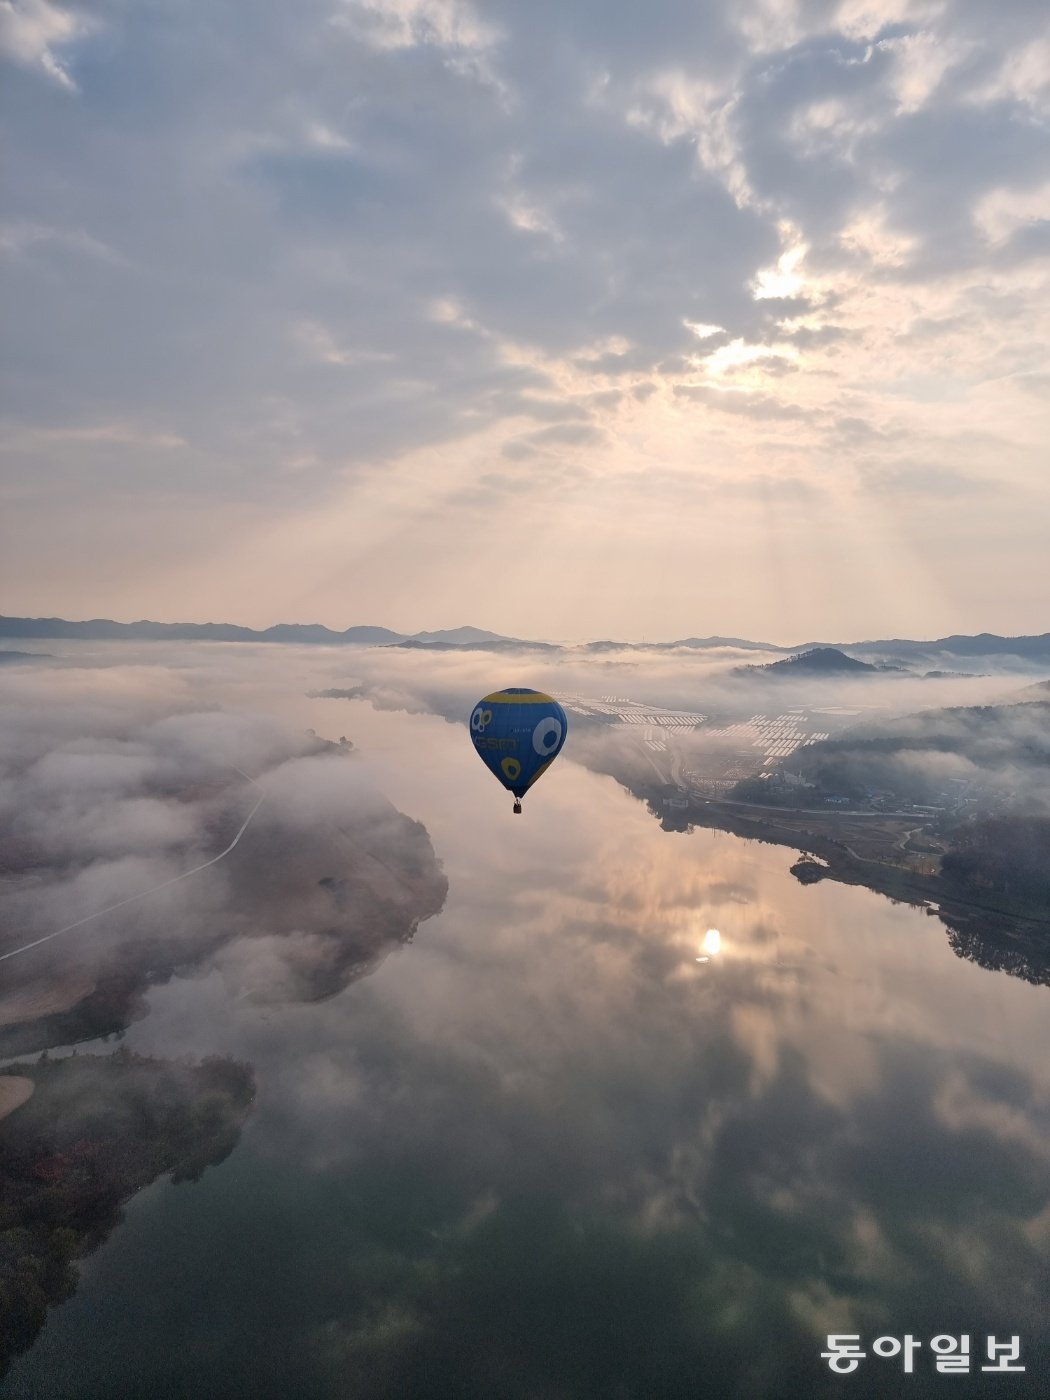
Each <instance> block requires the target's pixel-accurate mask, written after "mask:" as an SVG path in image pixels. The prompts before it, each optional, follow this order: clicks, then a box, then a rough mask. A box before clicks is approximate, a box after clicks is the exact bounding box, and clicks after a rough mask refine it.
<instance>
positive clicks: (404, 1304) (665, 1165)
mask: <svg viewBox="0 0 1050 1400" xmlns="http://www.w3.org/2000/svg"><path fill="white" fill-rule="evenodd" d="M278 708H279V707H278ZM283 717H284V718H287V719H289V720H290V721H292V722H294V723H297V724H300V725H306V724H310V725H312V726H313V727H315V728H316V729H317V730H318V732H320V733H323V734H329V735H337V734H340V733H345V734H347V735H349V736H350V737H352V738H353V740H354V742H355V744H356V745H357V747H358V749H359V751H360V757H359V758H357V759H356V760H355V762H357V763H359V764H360V765H361V767H362V769H363V770H367V772H368V775H369V777H370V779H371V780H372V781H373V782H375V783H376V784H377V785H378V786H379V787H380V788H381V789H382V790H383V791H384V792H385V793H386V794H387V795H388V796H389V797H390V799H391V800H392V801H393V802H394V803H395V804H396V805H397V806H398V807H399V808H400V809H401V810H402V811H404V812H405V813H407V814H408V815H409V816H411V817H413V818H415V819H417V820H418V821H421V822H422V823H424V825H425V826H426V828H427V830H428V831H429V833H430V837H431V840H432V842H433V845H434V848H435V850H436V852H437V855H438V857H439V859H440V860H441V861H442V862H443V865H444V869H445V873H446V874H447V877H448V881H449V895H448V899H447V902H446V904H445V907H444V909H443V910H442V912H441V913H440V914H439V915H438V916H436V917H434V918H432V919H430V920H428V921H426V922H424V923H423V924H422V925H421V926H420V928H419V931H418V933H417V934H416V936H415V939H414V941H413V942H412V943H411V944H409V945H407V946H404V947H402V948H399V949H397V950H396V951H394V952H393V953H392V954H391V955H390V956H388V957H387V958H386V960H385V961H384V962H383V964H382V965H381V966H380V967H379V968H378V970H377V971H375V972H374V973H373V974H372V975H370V976H368V977H365V978H364V979H362V980H360V981H358V982H356V983H355V984H353V985H352V986H350V987H349V988H347V989H346V990H345V991H344V992H342V993H341V994H340V995H338V996H337V997H334V998H332V999H330V1000H328V1001H324V1002H320V1003H315V1004H310V1005H295V1006H281V1005H258V1004H255V1003H254V1002H252V1001H251V1000H250V999H247V998H244V997H241V998H235V997H233V996H232V994H231V993H230V992H228V991H227V988H226V984H225V983H224V982H223V980H222V978H221V977H220V976H219V975H218V973H214V972H213V973H210V974H205V975H201V976H198V977H190V978H177V979H174V980H172V981H170V982H168V983H167V984H166V985H164V986H160V987H157V988H154V989H153V990H152V991H151V992H150V995H149V1011H148V1014H147V1015H146V1016H145V1017H144V1018H143V1019H141V1020H139V1021H137V1022H136V1023H135V1024H134V1025H133V1026H132V1027H131V1029H130V1031H129V1032H128V1035H127V1040H126V1043H127V1044H128V1045H129V1046H131V1047H132V1048H133V1049H135V1050H139V1051H142V1052H146V1053H150V1054H155V1055H162V1056H166V1057H177V1056H184V1055H190V1056H193V1057H200V1056H203V1055H208V1054H221V1055H232V1056H235V1057H237V1058H239V1059H243V1060H246V1061H249V1062H250V1063H251V1064H252V1065H253V1067H254V1070H255V1074H256V1078H257V1083H258V1096H257V1101H256V1105H255V1110H254V1113H253V1114H252V1116H251V1118H250V1119H249V1121H248V1123H247V1126H246V1127H245V1130H244V1132H243V1135H242V1137H241V1140H240V1142H239V1144H238V1146H237V1148H236V1149H235V1150H234V1151H233V1153H232V1154H231V1155H230V1156H229V1157H228V1158H227V1160H226V1161H225V1162H223V1163H222V1164H221V1165H220V1166H217V1167H212V1168H210V1169H209V1170H207V1171H206V1172H205V1173H204V1175H203V1177H202V1178H201V1180H200V1181H199V1182H197V1183H194V1184H188V1183H183V1184H180V1185H178V1186H172V1185H171V1184H170V1183H169V1182H168V1181H167V1180H161V1181H158V1182H157V1183H155V1184H154V1185H153V1186H152V1187H150V1188H148V1189H146V1190H144V1191H142V1192H141V1193H140V1194H139V1195H138V1196H136V1197H135V1198H134V1199H133V1200H132V1201H131V1203H130V1204H129V1205H128V1207H127V1209H126V1218H125V1220H124V1222H123V1223H122V1224H121V1225H120V1226H119V1227H118V1228H117V1229H116V1230H115V1231H114V1232H113V1233H112V1234H111V1235H110V1237H109V1238H108V1240H107V1241H106V1242H105V1243H104V1244H103V1245H102V1246H101V1247H100V1248H99V1249H98V1250H96V1251H95V1252H94V1253H93V1254H91V1255H89V1256H88V1257H87V1258H86V1259H85V1260H84V1261H83V1262H82V1266H81V1280H80V1284H79V1287H78V1289H77V1291H76V1293H75V1295H74V1296H73V1297H72V1298H71V1299H70V1300H68V1301H67V1302H65V1303H63V1304H61V1305H60V1306H58V1307H57V1308H55V1309H53V1310H52V1312H51V1314H50V1317H49V1320H48V1323H47V1325H46V1327H45V1329H44V1330H43V1332H42V1333H41V1335H40V1337H39V1339H38V1341H37V1342H36V1344H35V1346H34V1347H33V1349H32V1350H31V1351H30V1352H29V1353H27V1354H26V1355H25V1356H23V1357H21V1358H20V1359H19V1360H18V1361H17V1362H16V1363H15V1365H14V1366H13V1367H12V1370H11V1372H10V1374H9V1376H8V1377H7V1380H6V1382H5V1383H4V1386H3V1387H2V1394H3V1395H5V1396H10V1397H16V1396H17V1397H40V1400H43V1398H44V1397H47V1400H55V1397H64V1396H70V1397H72V1396H77V1397H86V1396H91V1397H95V1396H98V1397H139V1396H142V1397H146V1396H148V1397H150V1400H162V1397H191V1396H192V1397H194V1398H195V1400H201V1398H202V1397H211V1396H222V1397H241V1396H244V1397H252V1398H253V1400H263V1398H264V1397H281V1398H282V1400H290V1397H293V1396H294V1397H297V1400H313V1397H317V1400H328V1398H329V1397H331V1400H335V1397H340V1400H342V1398H343V1397H367V1398H368V1400H371V1397H433V1398H434V1400H438V1398H439V1397H441V1398H442V1400H443V1398H444V1397H456V1400H475V1398H476V1400H500V1398H501V1397H508V1398H512V1400H541V1397H542V1400H548V1397H549V1400H570V1397H571V1398H572V1400H575V1398H576V1397H581V1398H582V1397H586V1400H591V1397H593V1398H594V1400H615V1397H623V1398H624V1400H627V1398H628V1397H630V1400H635V1397H638V1400H641V1398H642V1397H645V1400H662V1397H669V1398H670V1400H677V1398H678V1397H683V1400H684V1398H685V1397H689V1400H694V1397H699V1396H710V1397H720V1398H721V1397H737V1396H739V1397H765V1396H770V1397H784V1400H788V1398H789V1397H790V1400H798V1398H799V1397H811V1396H823V1395H825V1394H827V1395H839V1394H843V1395H850V1396H869V1395H874V1396H881V1395H891V1394H909V1395H916V1396H918V1395H926V1394H933V1393H937V1394H940V1393H941V1392H942V1391H943V1390H944V1387H945V1386H946V1385H947V1386H948V1387H949V1388H950V1392H951V1393H952V1394H953V1395H955V1396H960V1395H970V1394H973V1395H999V1394H1003V1395H1006V1394H1009V1395H1017V1396H1021V1395H1036V1394H1044V1393H1046V1389H1047V1381H1046V1374H1047V1365H1048V1357H1050V1348H1048V1329H1047V1324H1046V1303H1047V1299H1048V1297H1050V1287H1048V1272H1047V1257H1048V1250H1047V1246H1048V1241H1050V1174H1048V1171H1047V1165H1048V1158H1050V1017H1048V1015H1047V1010H1048V1007H1050V1000H1048V996H1050V994H1048V991H1047V989H1046V988H1041V987H1036V986H1031V985H1028V984H1027V983H1025V982H1023V981H1020V980H1017V979H1014V978H1011V977H1010V976H1007V975H1006V974H1004V973H1001V972H991V971H987V970H984V969H982V968H980V967H978V966H976V965H974V964H973V963H970V962H966V961H963V960H961V959H960V958H958V957H957V956H955V954H954V953H953V952H952V950H951V948H950V946H949V944H948V941H947V937H946V932H945V929H944V927H943V926H942V925H941V924H940V922H939V921H937V920H936V919H931V918H928V917H926V916H925V915H924V914H923V913H922V912H921V911H919V910H916V909H914V908H911V907H908V906H903V905H901V906H895V905H893V904H892V903H890V902H889V901H888V900H886V899H884V898H882V897H880V896H878V895H876V894H874V893H872V892H870V891H867V890H864V889H859V888H848V887H842V886H838V885H835V884H832V883H830V882H822V883H820V884H818V885H814V886H810V887H803V886H801V885H800V884H799V883H798V882H797V881H796V880H794V879H793V878H792V876H791V875H790V874H789V869H788V868H789V866H790V864H791V862H792V859H793V857H792V854H791V852H789V851H787V850H785V849H782V848H776V847H770V846H763V845H759V844H755V843H749V842H746V841H743V840H741V839H739V838H737V837H734V836H730V835H727V834H722V833H718V832H711V831H702V830H701V831H694V832H690V833H669V832H665V831H663V830H661V828H660V827H659V825H658V824H657V822H656V821H655V820H654V819H653V817H652V816H651V815H650V814H649V813H648V812H647V811H646V809H645V808H644V807H643V806H642V805H641V804H640V803H639V802H637V801H636V800H635V799H633V798H632V797H630V796H629V795H628V794H627V793H626V792H624V790H623V789H622V788H620V787H619V786H618V785H617V784H616V783H615V782H614V781H613V780H611V779H609V778H604V777H600V776H596V775H594V774H592V773H590V772H588V771H586V770H584V769H583V768H581V767H579V766H577V765H575V764H574V763H573V762H572V761H571V758H570V756H569V755H570V753H571V749H570V750H567V751H566V755H565V756H564V757H563V758H562V759H561V760H559V763H558V764H557V765H555V767H554V768H553V769H552V771H551V773H550V774H549V775H547V776H546V777H545V778H544V780H543V781H542V783H540V784H539V785H538V786H537V788H536V789H535V790H534V792H533V793H531V794H530V795H529V798H528V800H527V801H526V804H525V812H524V814H523V815H522V816H521V817H514V816H512V815H511V812H510V804H509V799H506V800H504V799H505V795H504V794H502V793H500V791H499V789H498V788H497V787H496V785H495V784H494V783H493V782H492V779H491V777H490V776H489V775H488V774H487V773H486V772H485V771H484V770H483V768H482V767H481V765H480V764H479V763H478V762H477V760H476V759H475V758H474V756H473V755H472V754H471V752H470V750H469V744H468V742H467V738H466V735H465V732H464V730H463V729H462V728H460V727H456V726H452V725H449V724H447V723H445V722H444V721H442V720H440V719H438V718H435V717H433V716H428V715H409V714H404V713H379V712H376V711H374V710H372V709H371V708H369V707H368V706H366V705H365V704H364V703H363V702H360V701H352V702H348V701H331V700H328V701H324V700H313V701H308V700H305V699H290V700H288V701H287V703H286V707H285V711H284V715H283ZM246 839H247V838H246ZM712 930H717V931H718V937H717V938H716V937H715V936H714V934H713V933H712V932H711V931H712ZM829 1335H835V1336H838V1337H841V1336H843V1335H845V1336H848V1337H850V1338H854V1339H855V1343H854V1344H855V1346H856V1347H857V1348H859V1349H860V1350H861V1351H863V1352H864V1353H865V1355H864V1357H863V1358H862V1359H860V1361H859V1364H858V1365H857V1366H856V1368H855V1369H853V1370H851V1371H850V1372H849V1373H845V1374H836V1373H835V1372H833V1371H832V1370H831V1369H830V1367H829V1364H828V1359H827V1358H823V1357H822V1355H821V1353H822V1352H826V1351H828V1350H829V1346H828V1341H827V1339H828V1336H829ZM961 1335H965V1336H966V1337H968V1338H969V1345H970V1354H969V1357H968V1366H967V1369H966V1370H965V1371H961V1370H956V1371H954V1372H952V1373H950V1374H949V1373H945V1374H939V1373H938V1372H937V1371H936V1370H935V1362H936V1359H937V1357H936V1355H935V1352H934V1351H933V1350H932V1349H931V1346H930V1342H931V1341H932V1340H933V1339H934V1338H938V1339H942V1340H941V1344H942V1345H943V1344H944V1343H943V1339H944V1338H953V1339H958V1338H959V1337H960V1336H961ZM1015 1335H1016V1336H1017V1337H1018V1339H1019V1352H1020V1357H1019V1360H1018V1361H1017V1362H1015V1363H1012V1364H1015V1365H1023V1366H1024V1367H1025V1368H1026V1369H1025V1370H1024V1371H1009V1372H1000V1373H998V1374H995V1375H993V1374H989V1373H988V1372H985V1371H983V1370H982V1367H985V1366H988V1365H989V1364H992V1363H991V1361H990V1358H989V1354H988V1345H989V1343H988V1338H989V1337H992V1338H994V1339H996V1342H997V1343H998V1342H1009V1339H1010V1338H1011V1337H1013V1336H1015ZM909 1338H910V1339H911V1340H913V1341H915V1342H918V1343H919V1346H918V1348H916V1349H915V1350H914V1354H913V1355H912V1356H911V1359H910V1360H909V1361H908V1362H907V1365H908V1366H909V1367H910V1369H908V1370H906V1369H905V1365H906V1357H908V1356H909V1354H910V1352H911V1348H910V1347H909V1346H907V1345H906V1344H905V1343H906V1340H907V1339H909ZM887 1339H889V1340H887ZM876 1341H878V1342H879V1347H878V1350H879V1351H883V1352H890V1351H891V1350H892V1349H893V1345H892V1344H896V1343H900V1349H899V1350H898V1351H897V1353H896V1354H895V1355H885V1356H883V1355H878V1354H876V1349H875V1348H874V1343H876ZM955 1354H956V1356H958V1351H956V1353H955ZM999 1356H1000V1353H995V1360H998V1359H999ZM1008 1359H1009V1358H1008ZM842 1364H844V1363H842Z"/></svg>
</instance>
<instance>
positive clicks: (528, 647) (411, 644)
mask: <svg viewBox="0 0 1050 1400" xmlns="http://www.w3.org/2000/svg"><path fill="white" fill-rule="evenodd" d="M430 635H431V636H432V637H433V636H437V635H439V634H437V633H433V632H432V633H431V634H430ZM391 645H392V646H396V647H402V648H404V649H405V650H408V651H491V652H496V653H499V652H505V651H543V652H555V651H561V650H562V648H561V647H560V646H558V645H557V644H556V643H555V642H524V641H521V640H520V639H519V638H516V637H495V638H493V640H492V641H481V642H440V641H430V642H427V641H423V640H422V638H420V637H409V638H408V639H407V640H406V641H403V642H392V643H391Z"/></svg>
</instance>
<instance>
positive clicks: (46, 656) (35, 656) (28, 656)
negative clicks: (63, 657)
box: [0, 648, 53, 666]
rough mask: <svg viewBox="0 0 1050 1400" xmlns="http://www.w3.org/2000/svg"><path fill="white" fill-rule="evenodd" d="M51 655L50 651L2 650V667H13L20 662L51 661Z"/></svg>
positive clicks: (0, 657)
mask: <svg viewBox="0 0 1050 1400" xmlns="http://www.w3.org/2000/svg"><path fill="white" fill-rule="evenodd" d="M52 659H53V658H52V656H51V653H50V652H48V651H5V650H4V649H3V648H0V666H13V665H14V664H15V663H16V662H19V661H50V660H52Z"/></svg>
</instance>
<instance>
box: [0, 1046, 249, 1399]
mask: <svg viewBox="0 0 1050 1400" xmlns="http://www.w3.org/2000/svg"><path fill="white" fill-rule="evenodd" d="M0 1073H7V1074H11V1075H17V1076H21V1077H25V1078H29V1079H31V1080H32V1081H33V1086H34V1092H33V1094H32V1096H31V1097H30V1098H29V1099H28V1100H27V1101H26V1102H25V1103H23V1104H22V1105H21V1106H20V1107H18V1108H16V1109H15V1110H14V1111H13V1112H12V1113H11V1114H10V1115H9V1116H8V1117H7V1118H5V1119H3V1121H0V1374H3V1371H4V1370H6V1368H7V1365H8V1364H9V1363H10V1361H11V1359H12V1357H14V1356H16V1355H17V1354H18V1353H19V1352H21V1351H24V1350H26V1348H28V1347H29V1346H30V1345H31V1343H32V1341H33V1339H34V1338H35V1336H36V1334H37V1332H39V1330H40V1328H41V1327H42V1326H43V1325H44V1320H45V1318H46V1315H47V1309H48V1306H49V1305H50V1304H52V1303H55V1302H59V1301H61V1300H62V1299H63V1298H67V1297H69V1295H70V1294H71V1293H72V1292H73V1290H74V1288H75V1287H76V1281H77V1269H76V1264H75V1262H74V1261H75V1259H76V1258H77V1257H78V1256H80V1255H84V1254H87V1253H88V1252H89V1251H90V1250H92V1249H94V1248H95V1247H96V1246H97V1245H99V1244H100V1243H101V1242H102V1241H103V1240H104V1239H105V1238H106V1236H107V1235H108V1234H109V1232H110V1231H111V1230H112V1229H113V1227H114V1226H115V1225H117V1224H118V1223H119V1221H120V1219H121V1206H122V1205H123V1203H124V1202H125V1201H127V1200H128V1199H129V1198H130V1197H131V1196H133V1195H134V1194H135V1192H136V1191H139V1190H141V1189H142V1187H144V1186H147V1185H149V1183H150V1182H152V1181H155V1180H156V1178H157V1177H159V1176H163V1175H164V1174H165V1173H168V1172H170V1173H171V1178H172V1181H173V1182H179V1181H196V1180H197V1179H198V1178H199V1177H200V1175H201V1173H202V1172H203V1171H204V1169H205V1167H207V1166H211V1165H215V1164H217V1163H219V1162H221V1161H223V1159H224V1158H225V1157H227V1156H228V1155H229V1153H230V1152H231V1151H232V1150H233V1148H234V1146H235V1145H236V1143H237V1140H238V1138H239V1136H240V1131H241V1127H242V1125H243V1123H244V1120H245V1118H246V1117H247V1115H248V1113H249V1112H250V1109H251V1104H252V1100H253V1098H254V1094H255V1081H254V1077H253V1075H252V1071H251V1068H250V1067H249V1066H247V1065H243V1064H239V1063H237V1062H236V1061H233V1060H228V1059H221V1058H211V1059H206V1060H204V1061H202V1062H201V1063H200V1064H199V1065H192V1064H189V1063H182V1062H170V1061H164V1060H154V1059H149V1058H146V1057H144V1056H141V1055H135V1054H133V1053H131V1052H130V1051H128V1050H126V1049H120V1050H118V1051H117V1052H116V1054H113V1055H76V1054H73V1055H71V1056H68V1057H64V1058H62V1059H54V1060H53V1059H50V1058H49V1057H48V1055H47V1054H46V1053H45V1054H43V1055H42V1056H41V1057H40V1059H39V1060H38V1061H37V1062H36V1063H35V1064H32V1065H22V1064H20V1065H15V1066H12V1067H11V1068H10V1069H9V1070H7V1071H0Z"/></svg>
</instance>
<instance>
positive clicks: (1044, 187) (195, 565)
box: [0, 0, 1050, 643]
mask: <svg viewBox="0 0 1050 1400" xmlns="http://www.w3.org/2000/svg"><path fill="white" fill-rule="evenodd" d="M0 67H2V69H3V85H4V92H5V96H4V99H3V106H4V113H5V116H6V117H7V126H8V133H7V153H8V162H7V178H6V195H7V197H6V200H5V211H4V218H3V223H2V225H0V275H2V276H3V279H4V288H5V290H4V296H5V302H6V306H7V308H8V311H7V316H6V317H5V328H4V330H3V332H2V334H3V337H4V348H3V364H4V381H5V385H6V394H7V402H6V407H5V408H4V410H3V415H2V418H0V461H2V463H3V465H2V472H3V477H2V482H3V484H2V486H0V492H2V495H0V500H2V503H3V515H4V520H5V526H6V528H5V530H4V542H3V543H4V548H3V551H2V554H3V567H2V577H0V582H2V583H3V589H4V611H5V612H7V613H12V614H14V613H18V614H26V615H33V616H39V615H45V614H59V615H62V616H65V617H92V616H109V617H115V618H119V619H131V618H138V617H150V618H154V619H157V620H162V621H190V620H206V619H210V620H216V621H233V622H238V623H243V624H246V625H249V626H257V627H265V626H268V625H270V624H271V623H274V622H276V621H303V622H306V621H318V622H323V623H325V624H327V625H329V626H331V627H336V628H342V627H346V626H348V625H351V624H355V623H369V624H378V625H385V626H389V627H391V628H394V629H405V628H408V629H411V630H416V629H436V628H443V627H455V626H459V625H462V624H463V623H469V624H471V625H474V626H477V627H484V628H491V629H492V630H494V631H496V632H500V633H504V634H510V635H517V636H523V637H536V638H585V637H602V636H616V637H624V638H632V639H641V638H643V637H648V638H649V639H651V640H664V639H670V638H673V637H685V636H689V635H706V634H708V633H719V634H728V635H736V636H744V637H753V638H757V639H763V640H770V641H780V640H784V641H787V642H789V643H793V642H796V641H799V640H801V639H803V638H817V637H824V638H828V639H842V640H845V639H848V638H858V639H859V638H860V637H891V636H918V637H935V636H938V635H943V634H947V633H951V632H978V631H982V630H988V631H992V632H998V633H1002V634H1018V633H1038V632H1043V631H1045V630H1046V628H1047V626H1048V621H1047V618H1048V609H1047V603H1048V598H1047V589H1046V577H1047V572H1046V568H1045V549H1046V521H1047V519H1048V517H1050V481H1048V479H1047V475H1046V470H1045V443H1046V441H1047V439H1048V428H1050V421H1048V419H1050V414H1048V412H1047V407H1046V405H1047V402H1048V401H1050V395H1048V393H1047V390H1048V389H1050V369H1048V361H1047V349H1046V347H1047V345H1048V344H1050V310H1048V305H1050V303H1048V299H1047V295H1046V293H1047V284H1048V275H1047V255H1048V253H1050V143H1048V142H1047V140H1046V130H1047V119H1048V117H1050V24H1048V19H1047V13H1046V8H1045V6H1044V5H1041V4H1038V3H1034V2H1033V0H1001V2H1000V3H999V4H997V5H995V6H989V5H987V4H984V3H981V0H928V2H927V0H739V3H729V0H717V2H716V0H712V2H711V3H704V4H697V3H694V2H693V0H690V3H685V0H660V3H657V4H655V5H653V6H647V7H645V8H644V9H643V8H642V7H639V6H632V5H627V4H625V3H622V0H617V3H614V4H606V5H591V4H574V5H569V6H557V5H552V4H550V3H548V0H536V3H533V4H529V5H512V4H510V3H508V0H491V2H490V3H486V4H478V5H476V6H472V5H470V4H468V3H465V2H464V0H325V2H324V3H319V2H318V0H306V3H304V4H302V5H298V6H294V7H288V6H282V5H277V4H274V3H273V2H272V0H264V3H262V4H260V5H257V6H253V7H252V9H251V11H250V15H249V13H248V12H246V11H245V9H244V7H242V6H238V5H235V4H233V3H230V0H220V3H216V0H210V3H208V4H204V3H203V0H187V3H184V4H180V5H178V6H176V5H173V4H166V5H165V4H161V5H157V6H151V7H148V8H143V7H128V6H125V5H123V4H120V3H118V0H100V3H98V4H96V5H94V6H92V7H91V10H90V12H89V11H88V10H87V9H80V8H74V7H71V6H67V5H64V4H58V3H52V0H3V3H2V4H0Z"/></svg>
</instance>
